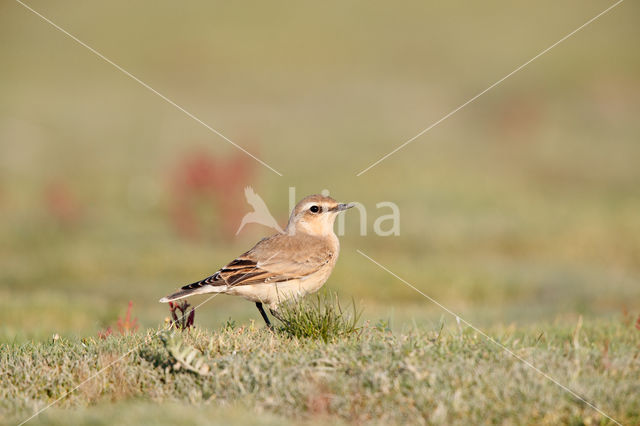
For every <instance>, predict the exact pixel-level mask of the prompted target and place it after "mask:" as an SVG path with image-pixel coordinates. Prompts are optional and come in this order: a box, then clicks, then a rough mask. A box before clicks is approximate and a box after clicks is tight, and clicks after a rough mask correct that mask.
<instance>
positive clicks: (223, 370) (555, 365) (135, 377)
mask: <svg viewBox="0 0 640 426" xmlns="http://www.w3.org/2000/svg"><path fill="white" fill-rule="evenodd" d="M488 332H489V333H490V335H492V336H493V337H494V338H495V339H497V340H498V341H499V342H501V343H502V344H504V345H505V346H506V347H507V348H509V349H510V350H512V351H513V352H515V353H516V354H518V355H519V356H521V357H523V358H525V359H527V360H529V361H530V362H532V363H533V364H534V365H536V366H538V367H540V368H541V369H542V370H543V371H545V372H547V373H548V374H549V375H551V376H552V377H554V378H555V379H557V380H558V381H559V382H561V383H563V384H566V385H567V386H569V387H570V388H572V389H574V390H575V391H576V392H578V393H579V394H581V395H583V396H584V397H585V398H586V399H587V400H588V401H590V402H592V403H594V404H596V405H597V406H599V407H600V408H601V409H602V410H604V411H605V412H606V413H607V414H609V415H611V416H612V417H614V418H615V419H616V420H618V421H621V422H622V423H624V424H637V423H638V422H639V421H640V400H638V398H637V395H638V393H639V392H640V380H639V379H640V375H639V372H640V330H638V329H636V328H635V327H634V325H633V324H632V323H625V322H623V321H621V320H619V319H616V320H608V321H603V320H600V321H585V322H584V324H583V325H582V324H581V325H580V326H577V325H576V324H575V323H574V324H568V323H556V324H549V323H547V324H537V325H535V326H528V327H515V326H511V327H501V328H494V329H491V330H488ZM161 336H163V334H162V333H160V335H158V332H157V331H156V330H147V331H145V332H141V333H137V334H135V335H131V336H126V337H111V338H108V339H106V340H96V339H93V338H90V339H60V340H57V341H48V342H33V343H24V344H13V345H4V346H2V349H0V370H1V371H3V374H2V376H1V379H0V401H1V402H0V416H1V417H0V419H1V420H2V421H4V422H15V421H17V420H21V419H24V418H26V417H28V416H29V415H30V414H31V413H33V412H34V410H36V409H38V408H41V407H44V406H45V405H46V404H47V403H49V402H51V401H53V400H55V399H57V398H58V397H60V396H62V395H63V394H65V393H66V392H67V391H68V390H69V389H71V388H72V387H73V386H74V385H76V384H77V383H80V382H81V381H83V380H85V379H86V378H88V377H90V376H91V375H92V374H94V373H95V372H97V371H99V370H100V369H102V368H104V367H105V366H107V365H109V364H110V363H111V362H113V361H114V360H116V359H118V358H119V357H120V356H121V355H122V354H125V353H126V352H127V351H128V350H129V349H131V348H136V349H135V350H133V351H132V352H131V353H130V354H129V355H126V356H125V357H124V359H123V360H122V361H121V362H118V363H115V364H114V365H113V366H111V367H109V368H108V369H107V370H106V371H105V372H104V373H102V374H100V375H99V376H98V377H97V378H95V379H93V380H90V381H88V382H87V383H86V384H84V385H83V386H81V387H80V388H79V389H78V390H77V391H75V392H73V393H71V394H70V395H69V396H67V397H65V398H63V399H62V400H61V401H60V402H59V403H58V404H57V405H56V407H55V409H53V410H51V411H47V412H46V414H44V415H43V416H41V417H39V418H38V419H37V420H36V421H35V422H34V423H35V424H38V422H41V423H42V424H57V423H60V422H62V421H63V420H62V419H74V420H73V421H77V422H79V423H89V422H91V421H92V419H94V418H96V416H99V414H100V413H106V411H105V410H107V411H111V412H113V413H115V414H108V415H107V418H108V419H111V420H112V421H118V419H123V418H124V416H125V414H126V413H131V414H132V416H133V417H132V418H133V419H136V418H141V419H148V420H150V419H154V421H158V422H159V423H161V424H173V423H175V422H178V423H185V422H186V423H203V422H205V421H206V417H205V416H203V415H202V413H203V412H204V413H209V412H213V413H224V412H225V410H226V409H227V407H231V408H230V413H225V414H223V415H222V416H223V418H229V417H231V418H234V419H235V421H237V422H240V423H252V422H257V421H258V420H259V418H258V417H255V418H254V417H252V416H246V415H245V416H237V417H235V414H234V413H236V412H237V411H238V410H239V411H240V412H242V411H243V410H245V412H246V411H248V412H252V413H267V414H268V415H267V416H266V417H265V418H264V419H263V420H264V423H269V422H272V421H274V419H276V420H277V421H283V422H285V423H297V422H299V421H317V422H322V423H329V422H330V423H335V422H336V421H341V422H349V423H351V422H356V423H362V422H373V423H379V424H388V423H394V424H399V423H406V422H411V423H444V424H470V423H471V424H480V423H496V424H501V423H509V424H540V423H544V424H558V423H564V424H609V423H608V421H607V420H606V419H604V418H602V417H601V416H600V415H599V414H598V413H596V412H595V411H594V410H593V409H591V408H590V407H588V406H586V405H585V404H583V403H582V402H580V401H578V400H576V399H575V398H573V397H572V396H570V395H569V394H568V393H566V392H565V391H563V390H562V389H560V388H558V387H557V386H555V385H554V384H552V383H550V382H549V381H548V380H547V379H545V378H543V377H542V376H541V375H539V374H538V373H536V372H534V371H533V370H532V369H530V368H529V367H527V366H526V365H524V364H523V363H522V362H520V361H518V360H516V359H514V358H513V357H511V356H509V355H507V354H506V353H505V352H504V351H503V350H502V349H500V348H498V347H497V346H495V345H493V344H491V343H489V342H487V341H486V339H484V338H483V337H482V336H479V335H477V334H476V333H475V332H473V330H470V329H461V328H459V327H457V326H456V325H455V322H454V323H453V324H452V326H446V325H445V324H441V325H437V324H436V325H435V327H434V328H428V327H427V328H425V327H419V328H411V329H407V330H405V331H404V332H399V333H395V332H391V331H390V330H388V329H386V328H385V327H384V326H381V325H378V326H370V325H368V324H365V325H364V326H363V327H362V329H361V330H360V332H359V333H356V334H351V335H350V336H346V337H340V338H336V339H332V340H331V341H329V342H324V341H322V340H315V339H309V338H295V337H291V336H290V335H288V334H286V333H283V332H276V333H274V332H272V331H270V330H268V329H266V328H265V327H262V326H260V327H256V326H254V325H253V324H251V325H249V326H240V327H235V328H234V327H226V328H224V329H222V330H219V331H207V330H202V329H195V330H191V331H189V332H185V333H183V334H180V333H177V334H173V335H170V336H168V337H169V338H167V336H164V338H161ZM167 342H170V343H167ZM176 344H179V345H180V346H182V347H187V348H190V350H192V351H194V352H195V353H196V355H194V359H195V358H196V357H198V358H202V360H203V362H205V363H206V364H207V365H208V369H206V371H204V370H203V371H202V374H198V373H197V372H194V371H193V369H191V368H185V364H184V363H183V362H181V361H179V360H177V359H176V358H175V357H174V356H173V355H172V353H173V352H172V351H173V349H172V348H173V347H175V345H176ZM134 402H135V404H133V403H134ZM106 404H110V406H111V408H105V407H107V405H106ZM156 404H157V406H158V407H159V408H158V409H156V408H153V407H156ZM166 404H168V405H166ZM91 407H96V410H95V411H94V410H91ZM136 407H137V408H136ZM145 407H146V408H145ZM178 407H182V408H183V409H182V410H180V409H179V408H178ZM187 407H189V408H188V409H184V408H187ZM239 407H240V408H239ZM242 407H244V408H242ZM63 409H64V410H63ZM145 409H149V410H151V411H152V412H153V413H149V414H148V416H144V417H140V416H141V414H140V411H139V410H145ZM120 410H123V411H122V412H120ZM176 410H177V413H179V414H177V413H176ZM163 413H167V415H166V417H165V416H163ZM148 420H146V421H148ZM103 421H104V420H103ZM129 421H133V420H129Z"/></svg>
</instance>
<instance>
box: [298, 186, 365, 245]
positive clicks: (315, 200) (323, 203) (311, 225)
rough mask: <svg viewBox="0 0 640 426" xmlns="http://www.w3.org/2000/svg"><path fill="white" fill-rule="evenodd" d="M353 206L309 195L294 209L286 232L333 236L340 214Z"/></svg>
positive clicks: (316, 195)
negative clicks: (334, 225)
mask: <svg viewBox="0 0 640 426" xmlns="http://www.w3.org/2000/svg"><path fill="white" fill-rule="evenodd" d="M353 206H354V205H353V204H352V203H348V204H342V203H338V202H337V201H336V200H334V199H333V198H331V197H325V196H324V195H318V194H315V195H309V196H308V197H305V198H303V199H302V200H301V201H300V202H299V203H298V204H297V205H296V206H295V207H294V209H293V211H292V212H291V217H289V223H288V224H287V229H286V231H285V232H288V233H295V232H304V233H306V234H310V235H316V236H322V235H328V234H331V233H333V223H334V222H335V220H336V216H338V213H340V212H343V211H345V210H347V209H350V208H351V207H353Z"/></svg>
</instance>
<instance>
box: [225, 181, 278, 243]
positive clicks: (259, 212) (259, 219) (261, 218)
mask: <svg viewBox="0 0 640 426" xmlns="http://www.w3.org/2000/svg"><path fill="white" fill-rule="evenodd" d="M244 196H245V198H246V199H247V203H249V204H251V206H252V207H253V211H252V212H249V213H247V214H245V215H244V217H243V218H242V221H241V222H240V226H239V227H238V230H237V231H236V235H238V234H239V233H240V231H242V228H244V226H245V225H246V224H247V223H258V224H260V225H265V226H268V227H270V228H273V229H275V230H276V231H278V232H280V233H281V232H283V231H282V228H280V225H278V222H276V220H275V219H274V218H273V216H272V215H271V212H269V208H268V207H267V205H266V204H265V202H264V200H263V199H262V198H260V196H259V195H258V194H256V193H255V191H254V190H253V188H252V187H250V186H247V187H246V188H245V189H244Z"/></svg>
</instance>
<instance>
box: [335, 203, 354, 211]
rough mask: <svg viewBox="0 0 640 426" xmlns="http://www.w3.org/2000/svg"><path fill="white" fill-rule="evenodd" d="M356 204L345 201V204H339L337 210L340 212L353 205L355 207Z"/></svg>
mask: <svg viewBox="0 0 640 426" xmlns="http://www.w3.org/2000/svg"><path fill="white" fill-rule="evenodd" d="M354 206H355V204H354V203H344V204H338V205H337V206H336V210H338V211H339V212H342V211H345V210H347V209H350V208H351V207H354Z"/></svg>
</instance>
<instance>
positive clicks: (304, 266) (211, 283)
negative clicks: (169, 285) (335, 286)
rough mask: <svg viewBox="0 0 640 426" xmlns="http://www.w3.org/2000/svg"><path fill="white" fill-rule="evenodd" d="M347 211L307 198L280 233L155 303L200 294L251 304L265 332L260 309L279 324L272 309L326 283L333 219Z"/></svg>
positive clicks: (332, 256)
mask: <svg viewBox="0 0 640 426" xmlns="http://www.w3.org/2000/svg"><path fill="white" fill-rule="evenodd" d="M351 207H353V204H340V203H338V202H336V200H334V199H333V198H331V197H325V196H323V195H310V196H308V197H306V198H304V199H303V200H302V201H300V202H299V203H298V204H297V205H296V206H295V207H294V209H293V211H292V212H291V216H290V217H289V223H288V224H287V227H286V228H285V230H284V231H283V232H279V233H277V234H275V235H272V236H270V237H267V238H263V239H262V240H260V241H259V242H258V244H256V245H255V246H254V247H253V248H252V249H251V250H249V251H247V252H246V253H244V254H241V255H240V256H239V257H237V258H236V259H235V260H233V261H232V262H230V263H228V264H227V265H226V266H224V267H222V268H221V269H220V270H218V272H216V273H215V274H213V275H211V276H210V277H207V278H205V279H203V280H201V281H197V282H195V283H193V284H189V285H186V286H184V287H182V289H181V290H180V291H178V292H176V293H174V294H172V295H170V296H167V297H163V298H162V299H160V302H162V303H166V302H170V301H173V300H178V299H182V298H185V297H189V296H191V295H195V294H205V293H224V294H231V295H233V296H242V297H244V298H245V299H248V300H250V301H252V302H255V304H256V306H257V308H258V310H259V311H260V314H261V315H262V318H263V319H264V321H265V322H266V323H267V326H269V327H271V322H270V321H269V317H267V314H266V313H265V311H264V309H263V307H262V304H263V303H264V304H266V305H267V306H268V307H269V310H270V312H271V315H273V316H274V317H276V318H278V319H280V315H279V314H278V311H277V309H278V303H280V302H283V301H285V300H288V299H291V298H298V297H302V296H305V295H307V294H309V293H314V292H316V291H318V290H319V289H320V287H322V285H323V284H324V283H325V282H326V281H327V279H328V278H329V275H330V274H331V271H332V270H333V267H334V266H335V264H336V261H337V260H338V252H339V251H340V243H339V241H338V237H337V236H336V234H335V233H334V232H333V223H334V221H335V219H336V216H337V215H338V213H340V212H342V211H344V210H347V209H348V208H351Z"/></svg>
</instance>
